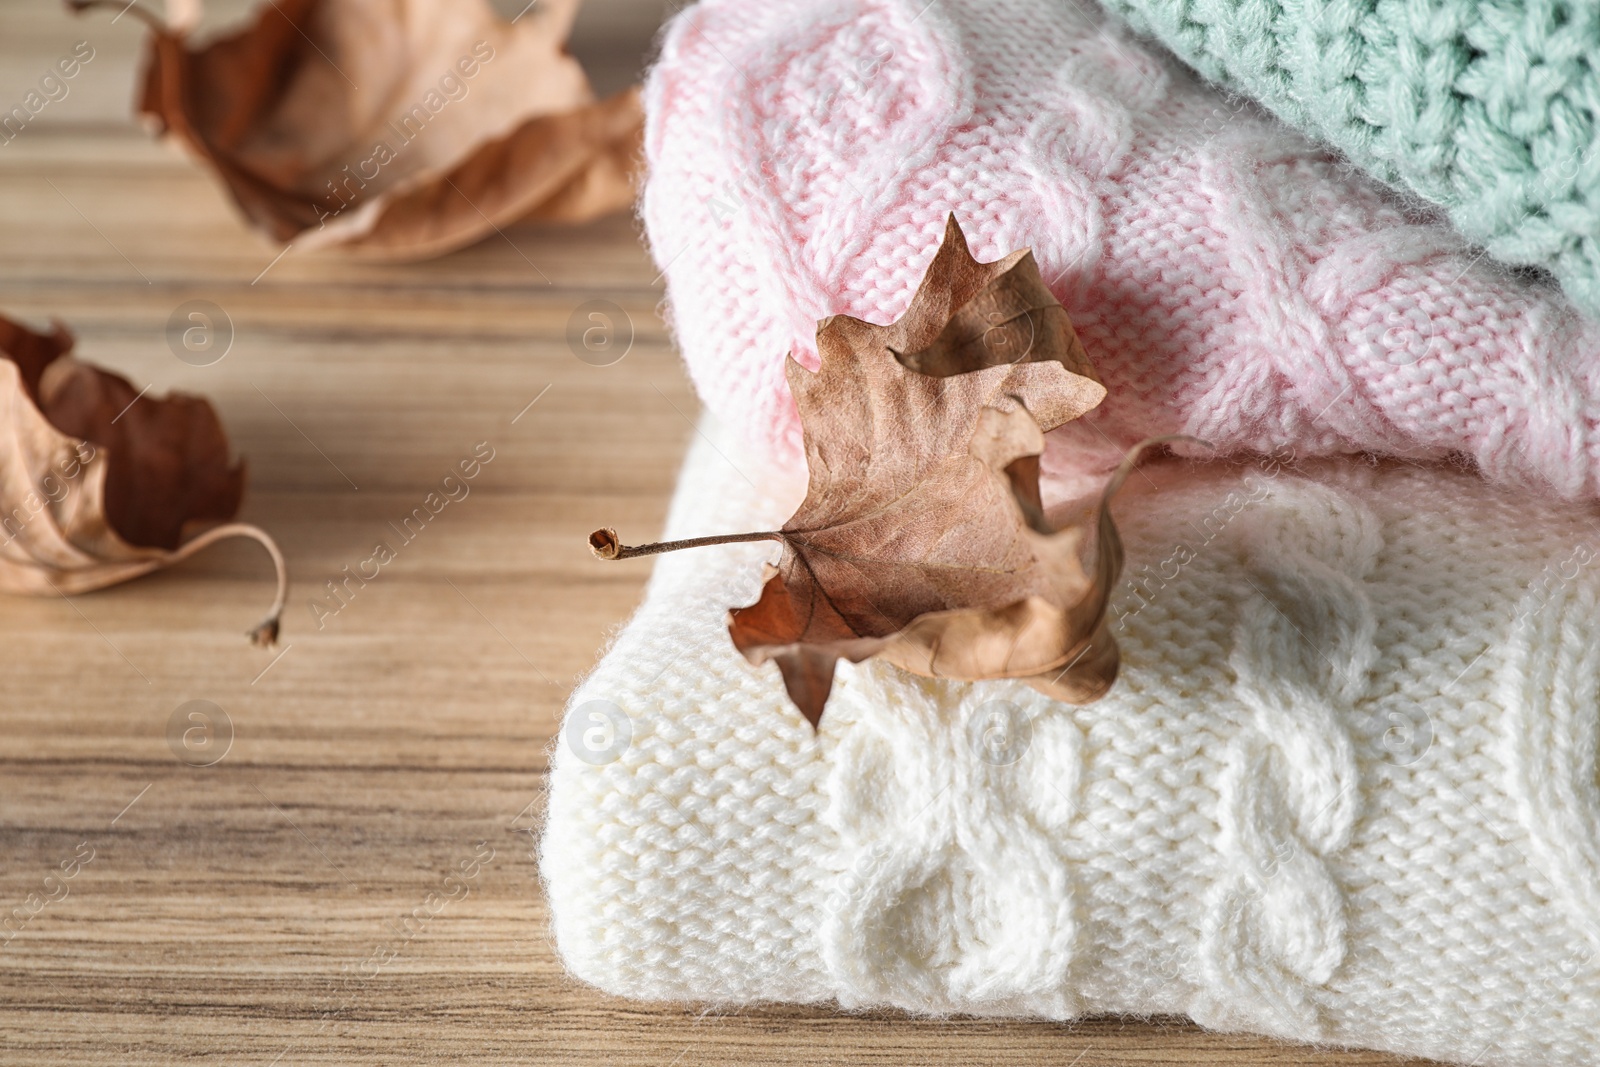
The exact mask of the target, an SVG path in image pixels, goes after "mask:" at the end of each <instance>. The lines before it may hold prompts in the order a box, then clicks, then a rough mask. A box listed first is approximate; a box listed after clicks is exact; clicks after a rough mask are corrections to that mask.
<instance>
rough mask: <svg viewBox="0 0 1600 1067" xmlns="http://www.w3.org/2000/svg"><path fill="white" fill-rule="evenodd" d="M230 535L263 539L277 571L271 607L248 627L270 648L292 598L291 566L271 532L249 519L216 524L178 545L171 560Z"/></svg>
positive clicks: (253, 636)
mask: <svg viewBox="0 0 1600 1067" xmlns="http://www.w3.org/2000/svg"><path fill="white" fill-rule="evenodd" d="M230 537H248V538H250V539H251V540H254V541H259V542H261V545H262V547H263V548H265V549H266V550H267V555H269V556H271V557H272V566H273V567H274V568H275V569H276V570H277V572H278V595H277V598H276V599H274V600H273V602H272V609H271V610H270V611H268V612H267V615H266V618H264V619H262V620H261V621H260V622H258V623H257V624H256V625H255V628H254V629H252V630H251V631H249V636H250V641H251V643H252V644H257V645H261V646H262V647H264V648H270V647H271V646H272V645H274V644H276V643H277V641H278V620H279V618H281V617H282V615H283V607H284V605H285V604H286V603H288V601H289V568H288V565H287V564H285V563H284V561H283V553H282V552H281V551H279V549H278V543H277V542H276V541H274V540H273V539H272V535H271V534H269V533H267V531H265V530H263V529H262V528H261V527H259V526H252V525H250V524H249V523H247V522H230V523H224V524H223V525H221V526H213V527H212V528H211V529H209V530H207V531H206V532H205V533H203V534H201V535H199V536H198V537H195V538H194V539H192V540H189V541H185V542H184V543H183V544H181V545H179V546H178V547H177V548H176V549H175V550H174V551H173V553H172V558H171V560H170V561H169V562H172V563H176V562H178V561H179V560H184V559H188V558H189V557H190V556H192V555H194V554H195V553H196V552H199V551H201V550H202V549H205V548H208V547H210V546H211V545H214V544H216V543H217V542H218V541H225V540H227V539H228V538H230Z"/></svg>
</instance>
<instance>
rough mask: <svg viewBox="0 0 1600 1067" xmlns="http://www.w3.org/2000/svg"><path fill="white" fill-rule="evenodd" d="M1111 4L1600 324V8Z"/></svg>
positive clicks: (1210, 0) (1502, 2) (1367, 0)
mask: <svg viewBox="0 0 1600 1067" xmlns="http://www.w3.org/2000/svg"><path fill="white" fill-rule="evenodd" d="M1067 2H1069V3H1075V2H1077V0H1067ZM1103 2H1104V4H1105V6H1106V7H1107V8H1108V9H1110V10H1111V11H1113V12H1115V13H1117V14H1119V15H1121V16H1122V17H1124V18H1125V19H1126V20H1127V21H1128V22H1129V24H1130V25H1132V26H1133V28H1134V29H1136V30H1137V31H1139V32H1140V33H1144V34H1148V35H1150V36H1153V37H1155V38H1157V39H1158V40H1160V41H1161V42H1163V43H1164V44H1166V45H1167V47H1169V48H1171V49H1172V50H1173V51H1175V52H1177V53H1178V55H1179V56H1181V57H1182V58H1183V59H1184V60H1186V61H1187V62H1188V63H1189V64H1190V65H1191V66H1193V67H1195V68H1196V69H1197V70H1198V71H1199V72H1200V73H1201V74H1202V75H1204V76H1205V77H1206V78H1208V79H1210V80H1211V81H1214V82H1217V83H1219V84H1220V85H1222V86H1224V87H1226V88H1229V89H1232V90H1234V91H1236V92H1238V93H1241V94H1243V95H1245V96H1248V97H1251V98H1253V99H1255V100H1256V101H1257V102H1259V103H1260V104H1262V105H1263V106H1265V107H1266V108H1268V109H1269V110H1271V111H1273V112H1275V113H1276V114H1277V115H1278V116H1279V117H1280V118H1282V119H1283V120H1284V121H1286V122H1289V123H1291V124H1292V125H1295V126H1298V127H1299V128H1300V129H1302V130H1304V131H1305V132H1307V133H1309V134H1311V135H1312V136H1314V137H1317V138H1320V139H1322V140H1324V141H1326V142H1328V143H1329V144H1331V145H1333V146H1334V147H1336V148H1338V149H1339V150H1340V151H1341V152H1343V153H1344V154H1345V155H1346V156H1347V157H1348V158H1349V159H1350V160H1351V161H1352V162H1354V163H1356V164H1357V165H1358V166H1361V167H1364V168H1365V169H1366V170H1368V171H1370V172H1371V173H1372V174H1373V175H1375V176H1377V177H1378V178H1381V179H1383V180H1384V181H1387V182H1389V183H1390V184H1392V185H1395V186H1397V187H1400V188H1403V189H1408V190H1410V191H1411V192H1413V193H1415V194H1416V195H1418V196H1420V197H1422V198H1423V199H1425V200H1428V201H1431V202H1433V203H1434V204H1437V205H1439V206H1441V207H1443V208H1445V209H1446V210H1447V211H1448V212H1449V216H1450V219H1451V221H1452V222H1454V223H1455V225H1456V228H1457V229H1459V230H1460V231H1461V232H1462V233H1463V234H1465V235H1466V236H1467V237H1469V238H1470V239H1472V240H1474V241H1477V242H1480V243H1482V244H1483V245H1485V246H1486V247H1487V249H1488V252H1489V254H1490V255H1491V256H1493V257H1495V258H1496V259H1498V260H1500V261H1501V262H1504V263H1509V264H1518V265H1532V266H1537V267H1542V268H1544V269H1546V270H1548V271H1550V272H1551V273H1552V274H1554V275H1555V276H1556V278H1557V279H1558V280H1559V281H1560V282H1561V285H1562V287H1563V288H1564V289H1565V290H1566V292H1567V295H1568V296H1569V297H1571V299H1572V300H1573V302H1574V303H1576V304H1577V305H1579V306H1580V307H1581V308H1583V309H1584V310H1585V311H1587V312H1589V313H1590V314H1592V315H1600V141H1597V132H1596V131H1597V124H1600V0H1103Z"/></svg>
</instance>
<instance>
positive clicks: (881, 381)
mask: <svg viewBox="0 0 1600 1067" xmlns="http://www.w3.org/2000/svg"><path fill="white" fill-rule="evenodd" d="M817 348H818V353H819V356H820V367H819V369H818V371H817V372H816V373H815V374H813V373H811V372H809V371H807V370H806V369H805V368H804V367H802V366H800V364H798V363H796V362H795V361H793V360H792V359H791V360H790V362H789V367H788V376H789V386H790V389H791V390H792V391H793V393H794V397H795V401H796V403H797V404H798V406H799V409H800V416H801V420H802V424H803V426H804V434H805V446H806V461H807V465H808V468H809V485H808V489H807V494H806V498H805V500H804V502H803V503H802V504H801V505H800V508H799V509H798V510H797V511H796V512H795V513H794V515H793V516H792V517H791V518H790V519H789V521H788V522H786V523H785V524H784V525H783V528H782V529H781V530H777V531H770V532H762V533H756V534H741V535H736V536H735V537H732V538H717V537H710V538H698V539H695V540H693V541H687V542H669V543H667V544H665V545H646V546H639V547H637V548H629V547H625V546H623V545H621V544H620V543H619V542H618V541H617V538H616V535H615V533H614V532H613V531H610V530H600V531H596V532H595V534H593V535H591V538H590V544H591V547H592V548H593V549H594V551H595V552H596V554H597V555H600V556H601V557H602V558H608V559H621V558H627V557H629V556H634V555H643V554H648V553H650V552H654V551H662V550H667V549H672V548H680V547H692V546H695V545H701V544H715V543H722V542H726V541H733V540H755V539H759V538H769V539H772V540H777V541H780V542H782V544H783V555H782V557H781V559H780V560H779V562H778V565H777V567H776V568H775V569H774V570H773V572H772V573H771V574H770V576H769V577H768V579H767V582H766V585H765V587H764V588H763V589H762V592H761V597H760V599H759V600H758V601H757V602H756V603H755V604H752V605H750V606H748V607H743V608H737V609H735V610H734V611H732V612H731V613H730V616H729V632H730V634H731V636H732V638H733V643H734V645H735V646H736V647H737V648H738V649H739V650H740V652H742V653H743V654H744V656H745V657H746V658H747V659H749V660H750V661H751V662H753V663H762V662H765V661H767V660H775V661H776V662H777V664H778V666H779V668H780V670H781V672H782V674H783V679H784V684H785V687H786V688H787V689H788V692H789V696H790V698H791V699H792V700H793V701H794V702H795V704H796V705H797V706H798V707H799V709H800V711H801V712H802V713H803V714H804V715H805V717H806V718H807V719H808V720H810V722H811V723H812V725H816V724H817V723H818V722H819V721H820V720H821V717H822V712H823V707H824V704H825V703H826V701H827V698H828V693H829V691H830V690H831V688H832V684H833V673H834V666H835V664H836V663H837V662H838V660H840V659H841V658H842V659H848V660H851V661H853V662H859V661H860V660H862V659H865V658H867V657H868V656H879V657H882V658H883V659H886V660H888V661H889V662H891V663H894V664H896V665H898V666H900V667H902V668H904V669H906V670H909V671H913V672H915V673H918V674H923V675H927V676H930V677H940V678H962V679H971V680H977V679H986V678H1022V679H1026V680H1027V681H1029V682H1030V683H1031V684H1033V685H1035V686H1037V687H1038V688H1040V689H1043V690H1044V691H1045V692H1047V693H1049V694H1050V695H1052V696H1055V697H1057V698H1058V699H1061V700H1066V701H1069V702H1072V703H1087V702H1089V701H1092V700H1095V699H1097V698H1099V697H1100V696H1102V695H1104V694H1105V692H1106V691H1107V690H1108V689H1109V688H1110V686H1111V684H1112V682H1113V681H1114V680H1115V678H1116V673H1117V664H1118V658H1117V647H1116V644H1115V642H1114V641H1113V639H1112V638H1111V635H1110V634H1109V632H1107V629H1106V626H1105V613H1106V605H1107V599H1108V597H1109V594H1110V590H1111V588H1112V586H1113V585H1114V584H1115V582H1116V580H1117V578H1118V576H1119V575H1120V573H1121V568H1122V547H1121V542H1120V540H1119V539H1118V537H1117V533H1116V528H1115V526H1114V524H1113V523H1112V521H1111V518H1110V514H1109V512H1108V511H1107V510H1106V507H1105V503H1106V502H1108V501H1109V499H1110V496H1111V494H1112V493H1114V492H1115V491H1116V489H1117V487H1118V486H1119V485H1120V484H1121V481H1122V479H1123V478H1124V477H1125V476H1126V473H1127V471H1128V470H1130V469H1131V467H1132V464H1133V462H1134V461H1135V458H1136V454H1135V455H1134V456H1130V457H1129V459H1128V460H1127V461H1125V463H1124V465H1123V468H1122V469H1120V470H1119V472H1118V474H1117V475H1116V476H1115V477H1114V478H1113V479H1112V482H1111V484H1110V485H1108V486H1107V488H1106V493H1105V497H1104V498H1103V500H1102V502H1101V507H1100V508H1099V511H1098V515H1097V516H1095V517H1093V518H1092V519H1090V520H1085V521H1084V523H1083V524H1082V525H1073V526H1069V527H1067V528H1065V529H1060V530H1057V529H1055V528H1053V527H1051V526H1050V525H1049V524H1048V523H1047V522H1046V520H1045V517H1044V513H1043V508H1042V506H1041V501H1040V494H1039V462H1038V458H1039V454H1040V453H1041V451H1042V450H1043V447H1044V433H1045V431H1047V430H1050V429H1053V428H1054V427H1056V426H1059V425H1061V424H1063V423H1065V422H1068V421H1070V420H1072V419H1076V418H1078V417H1079V416H1081V415H1083V414H1084V413H1085V412H1087V411H1089V410H1091V409H1092V408H1094V407H1095V406H1096V405H1097V404H1099V403H1100V401H1101V400H1102V399H1104V397H1105V389H1104V388H1103V387H1102V386H1101V385H1100V384H1099V382H1098V381H1097V380H1096V379H1095V377H1094V372H1093V369H1092V368H1091V366H1090V364H1089V361H1088V358H1087V356H1086V355H1085V354H1084V351H1083V348H1082V346H1081V345H1080V344H1079V343H1078V339H1077V336H1076V334H1075V333H1074V331H1073V329H1072V324H1071V322H1070V321H1069V320H1068V318H1067V314H1066V312H1065V310H1064V309H1063V308H1062V307H1061V305H1060V304H1059V303H1058V302H1057V301H1056V300H1055V298H1054V297H1053V296H1051V295H1050V292H1049V290H1048V288H1046V286H1045V285H1044V282H1043V280H1042V279H1041V278H1040V277H1039V271H1038V267H1037V265H1036V264H1035V262H1034V259H1033V256H1032V253H1030V252H1028V251H1025V250H1024V251H1020V252H1013V253H1011V254H1010V255H1008V256H1006V257H1005V258H1003V259H1001V260H999V261H997V262H994V263H978V262H977V261H976V260H974V259H973V258H972V256H971V254H970V252H969V251H968V249H967V245H966V241H965V239H964V237H963V236H962V233H961V229H960V227H959V226H957V225H956V222H955V219H954V217H952V218H951V219H950V220H949V222H948V224H947V226H946V231H945V237H944V242H943V244H942V245H941V246H940V248H939V251H938V253H937V254H936V255H935V257H934V260H933V262H932V264H931V265H930V266H929V268H928V271H927V274H926V275H925V276H924V278H923V281H922V284H921V286H920V287H919V288H918V291H917V293H916V295H915V297H914V298H913V300H912V303H911V307H910V308H909V309H908V310H907V312H906V314H905V316H904V317H902V318H901V319H900V320H899V321H897V322H895V323H893V324H892V325H889V326H876V325H873V324H871V323H868V322H863V321H861V320H860V319H855V318H850V317H847V316H835V317H834V318H831V319H828V320H826V321H824V322H823V323H821V324H820V326H819V328H818V330H817ZM1091 524H1092V525H1093V527H1094V529H1095V533H1096V537H1095V544H1094V546H1093V552H1094V563H1093V565H1092V568H1091V569H1090V570H1089V571H1086V570H1085V569H1084V567H1083V565H1082V563H1081V561H1080V560H1081V555H1082V553H1083V551H1084V549H1085V548H1086V547H1088V546H1087V544H1086V542H1087V539H1088V534H1089V532H1090V526H1091Z"/></svg>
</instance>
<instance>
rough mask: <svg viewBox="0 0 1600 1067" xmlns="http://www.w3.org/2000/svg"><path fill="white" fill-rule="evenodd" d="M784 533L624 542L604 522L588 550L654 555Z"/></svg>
mask: <svg viewBox="0 0 1600 1067" xmlns="http://www.w3.org/2000/svg"><path fill="white" fill-rule="evenodd" d="M783 539H784V535H783V534H781V533H779V532H778V531H776V530H762V531H760V532H757V533H738V534H714V535H712V536H710V537H688V538H685V539H683V540H681V541H655V542H652V543H651V544H648V545H625V544H623V543H622V542H621V541H620V540H618V539H617V531H615V530H613V529H612V528H611V527H609V526H607V527H606V528H605V529H603V530H596V531H595V532H594V533H592V534H590V535H589V550H590V551H592V552H593V553H594V554H595V555H596V556H599V557H600V558H601V559H633V558H635V557H636V556H654V555H657V554H659V553H662V552H676V551H678V550H679V549H682V548H705V547H707V546H708V545H734V544H739V543H740V542H744V541H782V540H783Z"/></svg>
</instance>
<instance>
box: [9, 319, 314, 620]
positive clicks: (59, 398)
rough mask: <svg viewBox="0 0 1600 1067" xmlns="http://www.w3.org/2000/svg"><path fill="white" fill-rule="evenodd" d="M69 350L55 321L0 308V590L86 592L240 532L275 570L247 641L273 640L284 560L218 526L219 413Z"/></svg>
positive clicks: (222, 464)
mask: <svg viewBox="0 0 1600 1067" xmlns="http://www.w3.org/2000/svg"><path fill="white" fill-rule="evenodd" d="M72 345H73V338H72V334H71V333H70V332H69V331H68V330H67V328H66V327H65V326H63V325H61V324H60V323H56V324H55V325H54V329H53V330H52V332H50V333H48V334H40V333H35V332H34V331H32V330H30V329H28V328H27V327H25V326H22V325H21V324H19V323H16V322H13V321H12V320H11V319H8V318H6V317H5V316H3V315H0V357H3V358H0V396H3V397H4V404H3V406H0V440H4V441H6V442H8V444H9V448H8V450H7V452H6V454H5V456H4V457H3V459H0V590H4V591H6V592H9V593H30V594H48V593H60V594H62V595H70V594H73V593H84V592H88V591H90V590H93V589H101V588H104V587H106V586H108V585H115V584H117V583H118V582H125V581H127V580H128V579H130V578H137V577H139V576H140V575H142V574H148V573H150V572H151V571H154V570H158V569H160V568H162V567H166V566H170V565H171V564H173V563H176V562H178V561H179V560H182V559H187V558H188V557H189V556H191V555H193V554H194V553H196V552H198V551H199V550H200V549H202V548H205V547H206V546H207V545H210V544H214V543H215V542H217V541H219V540H222V539H223V538H226V537H251V538H254V539H255V540H257V541H260V542H261V543H262V544H263V545H265V546H266V548H267V551H268V553H269V554H271V556H272V560H273V564H274V565H275V566H276V568H277V572H278V597H277V601H276V602H275V604H274V605H273V608H272V611H271V612H270V613H269V614H268V616H267V618H266V619H264V620H263V621H262V622H261V624H260V625H258V626H257V627H256V628H255V629H254V630H252V631H251V635H250V636H251V637H252V638H253V639H254V640H255V641H256V642H257V643H258V644H271V643H272V642H273V641H275V640H276V639H277V634H278V617H279V615H280V614H281V613H282V611H283V604H284V598H285V596H286V595H287V592H288V585H287V577H286V575H285V571H284V564H283V556H282V554H281V553H280V552H279V551H278V546H277V545H276V544H274V543H273V541H272V538H271V537H269V536H268V535H267V534H266V533H264V532H263V531H261V530H260V529H258V528H256V527H254V526H249V525H246V524H243V523H227V520H229V519H231V518H233V516H234V514H235V513H236V512H237V511H238V510H239V502H240V498H241V497H242V496H243V493H244V479H245V471H244V464H243V463H239V464H233V465H230V464H229V462H228V439H227V436H226V435H225V434H224V433H223V430H222V424H221V423H220V422H219V421H218V419H217V413H216V412H215V411H213V410H212V408H211V405H210V404H209V403H207V402H206V401H205V400H203V399H201V398H199V397H194V396H186V395H184V394H181V393H174V394H172V395H170V396H167V397H162V398H153V397H149V396H143V395H141V394H140V393H139V392H138V391H136V390H135V389H134V388H133V386H132V385H130V384H129V383H128V381H127V380H126V379H125V378H121V377H119V376H117V375H115V374H111V373H109V372H107V371H103V370H100V369H99V368H97V367H93V366H91V365H89V364H87V363H82V362H79V361H78V360H76V359H73V358H72V357H71V356H70V355H69V354H68V353H69V352H70V351H71V350H72ZM216 523H227V524H226V525H220V526H219V525H215V524H216ZM207 526H209V529H205V530H204V532H202V533H200V534H199V535H198V536H195V537H193V538H191V539H190V540H188V541H185V540H183V538H184V536H185V535H186V534H188V533H191V532H193V531H194V530H195V529H197V528H201V527H207Z"/></svg>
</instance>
